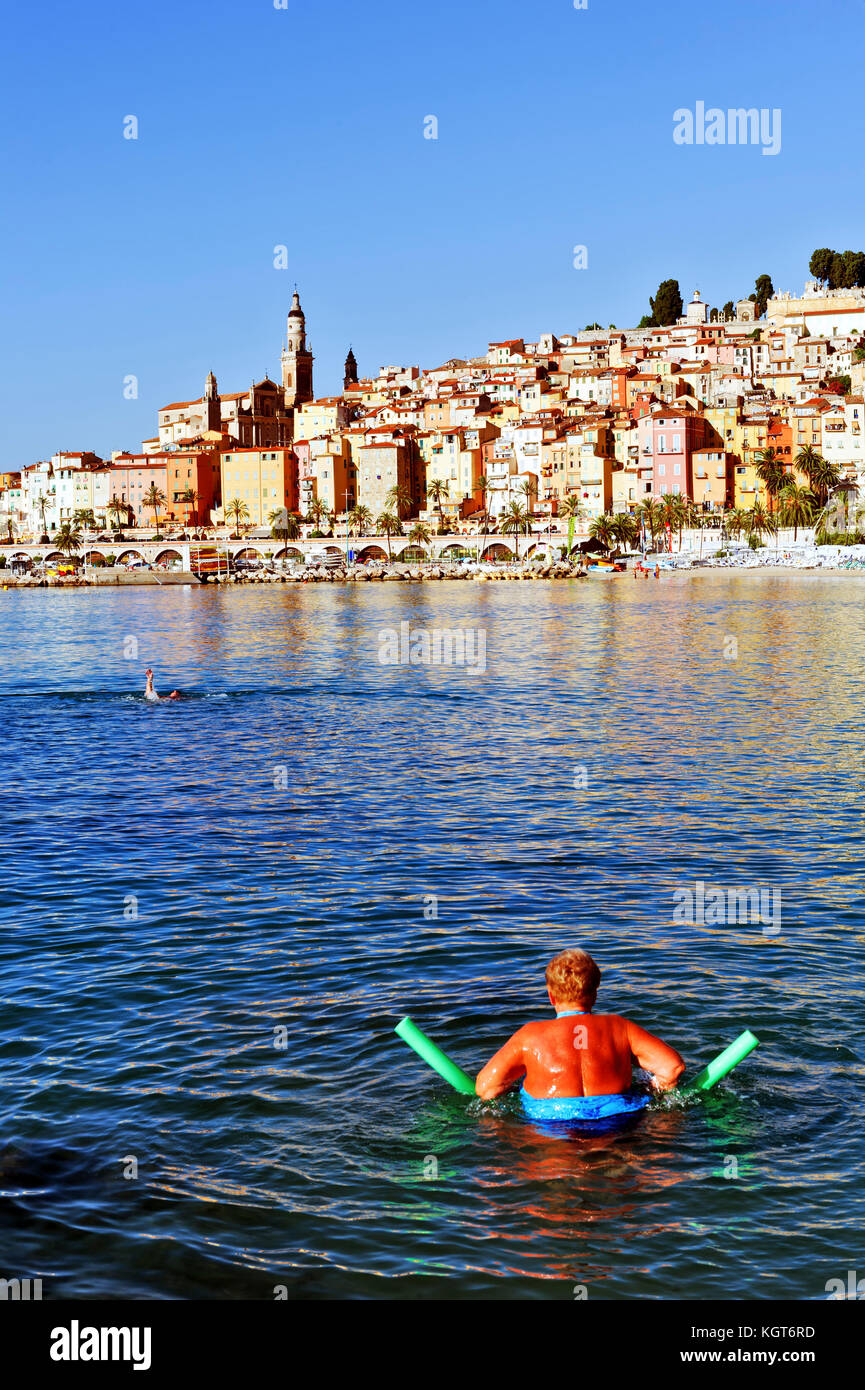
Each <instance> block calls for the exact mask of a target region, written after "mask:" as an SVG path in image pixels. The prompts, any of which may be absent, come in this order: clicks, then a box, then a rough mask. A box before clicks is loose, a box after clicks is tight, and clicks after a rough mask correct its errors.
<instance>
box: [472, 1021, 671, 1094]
mask: <svg viewBox="0 0 865 1390" xmlns="http://www.w3.org/2000/svg"><path fill="white" fill-rule="evenodd" d="M634 1062H636V1063H637V1064H638V1065H639V1066H641V1067H644V1068H645V1069H646V1071H648V1072H652V1073H653V1074H654V1076H655V1082H656V1085H657V1086H658V1087H659V1088H661V1089H666V1088H667V1087H669V1086H672V1085H674V1084H675V1082H676V1080H677V1079H678V1077H679V1076H680V1075H681V1073H682V1071H683V1070H684V1063H683V1061H682V1059H681V1057H680V1056H679V1054H678V1052H676V1051H674V1049H673V1048H672V1047H668V1046H667V1044H666V1043H664V1042H661V1040H660V1038H656V1037H654V1036H653V1035H652V1034H651V1033H647V1032H646V1030H645V1029H644V1028H640V1027H639V1025H638V1024H636V1023H632V1022H631V1021H630V1019H627V1018H622V1017H621V1016H620V1015H619V1014H592V1013H587V1014H572V1015H567V1016H562V1017H560V1018H554V1019H546V1020H544V1021H542V1022H538V1023H527V1024H526V1025H525V1027H523V1028H520V1030H519V1031H518V1032H517V1033H514V1035H513V1037H512V1038H511V1039H510V1040H509V1041H508V1042H506V1043H505V1045H504V1047H503V1048H501V1049H500V1050H499V1051H498V1052H497V1053H496V1055H495V1056H494V1057H493V1058H492V1059H491V1060H490V1061H489V1062H488V1063H487V1065H486V1066H485V1067H484V1069H483V1071H482V1072H481V1073H480V1075H479V1076H478V1079H477V1094H478V1095H479V1096H482V1097H483V1098H484V1099H491V1098H492V1097H493V1096H497V1095H501V1094H502V1093H503V1092H504V1091H507V1090H509V1089H510V1087H511V1086H512V1085H513V1084H514V1083H515V1082H516V1081H518V1080H519V1079H520V1078H524V1084H525V1088H526V1090H527V1091H528V1093H529V1095H530V1096H533V1097H534V1098H535V1099H536V1100H547V1099H550V1098H552V1097H555V1096H607V1095H617V1094H621V1092H623V1091H627V1090H628V1088H629V1087H630V1085H631V1072H632V1067H633V1064H634Z"/></svg>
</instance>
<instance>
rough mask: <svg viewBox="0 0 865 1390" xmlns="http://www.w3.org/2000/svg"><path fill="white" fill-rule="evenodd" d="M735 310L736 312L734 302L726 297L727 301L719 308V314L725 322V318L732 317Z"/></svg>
mask: <svg viewBox="0 0 865 1390" xmlns="http://www.w3.org/2000/svg"><path fill="white" fill-rule="evenodd" d="M735 312H736V306H735V304H734V303H733V301H732V299H728V300H727V302H726V304H725V305H724V306H723V307H722V309H721V316H722V317H723V319H724V320H725V322H726V320H728V319H731V318H732V317H733V315H734V314H735Z"/></svg>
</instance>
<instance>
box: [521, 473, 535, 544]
mask: <svg viewBox="0 0 865 1390" xmlns="http://www.w3.org/2000/svg"><path fill="white" fill-rule="evenodd" d="M537 490H538V483H537V479H536V478H526V481H525V482H524V483H520V485H519V488H518V489H517V491H518V492H521V493H522V494H523V496H524V497H525V499H526V535H528V534H529V531H530V530H531V522H532V498H533V497H535V496H536V495H537Z"/></svg>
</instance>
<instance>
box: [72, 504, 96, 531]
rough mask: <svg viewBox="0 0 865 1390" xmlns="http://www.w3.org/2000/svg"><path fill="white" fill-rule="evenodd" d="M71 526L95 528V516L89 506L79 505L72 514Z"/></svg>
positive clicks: (93, 529) (92, 529)
mask: <svg viewBox="0 0 865 1390" xmlns="http://www.w3.org/2000/svg"><path fill="white" fill-rule="evenodd" d="M72 524H73V526H84V527H89V528H90V530H91V531H95V530H96V517H95V516H94V514H93V510H92V508H90V507H79V508H78V510H77V511H76V512H74V513H73V515H72Z"/></svg>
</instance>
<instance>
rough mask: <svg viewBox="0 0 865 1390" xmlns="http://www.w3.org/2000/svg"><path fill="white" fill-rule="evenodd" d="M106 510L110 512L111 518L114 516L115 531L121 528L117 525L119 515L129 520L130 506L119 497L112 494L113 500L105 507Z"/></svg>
mask: <svg viewBox="0 0 865 1390" xmlns="http://www.w3.org/2000/svg"><path fill="white" fill-rule="evenodd" d="M105 510H106V512H107V513H108V516H109V518H110V517H113V518H114V529H115V531H117V530H119V529H120V528H119V526H118V525H117V518H118V517H123V518H124V519H125V520H126V521H127V522H128V521H129V508H128V506H127V505H126V503H125V502H121V500H120V498H119V497H114V496H112V498H111V501H110V502H109V503H108V506H107V507H106V508H105Z"/></svg>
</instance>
